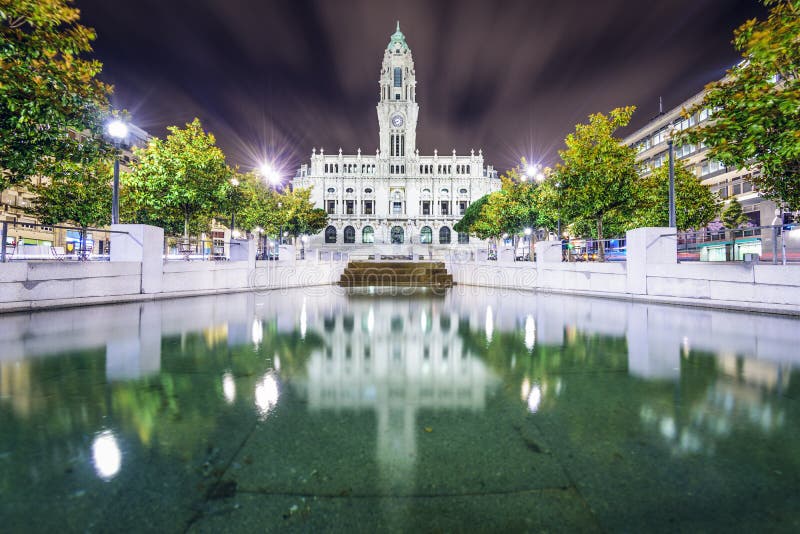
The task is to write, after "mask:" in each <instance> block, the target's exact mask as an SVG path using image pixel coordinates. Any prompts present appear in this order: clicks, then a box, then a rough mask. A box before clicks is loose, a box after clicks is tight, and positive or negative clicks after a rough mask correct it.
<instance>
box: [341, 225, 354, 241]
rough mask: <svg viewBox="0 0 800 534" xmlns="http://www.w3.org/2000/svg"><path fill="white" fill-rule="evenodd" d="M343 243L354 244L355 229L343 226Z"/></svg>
mask: <svg viewBox="0 0 800 534" xmlns="http://www.w3.org/2000/svg"><path fill="white" fill-rule="evenodd" d="M344 242H345V243H355V242H356V229H355V228H353V227H352V226H345V227H344Z"/></svg>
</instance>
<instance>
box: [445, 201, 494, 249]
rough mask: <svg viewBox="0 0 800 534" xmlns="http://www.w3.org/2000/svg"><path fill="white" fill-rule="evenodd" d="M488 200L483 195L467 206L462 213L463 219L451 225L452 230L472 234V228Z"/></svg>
mask: <svg viewBox="0 0 800 534" xmlns="http://www.w3.org/2000/svg"><path fill="white" fill-rule="evenodd" d="M488 200H489V195H483V196H482V197H481V198H479V199H478V200H476V201H475V202H473V203H471V204H470V205H469V206H467V210H466V211H465V212H464V215H463V217H461V219H460V220H459V221H458V222H457V223H456V224H454V225H453V230H455V231H456V232H459V233H463V234H474V233H475V231H474V230H473V227H474V226H475V223H476V222H477V221H478V220H479V219H480V215H481V210H482V209H483V206H484V205H485V204H486V202H487V201H488ZM481 239H483V238H481Z"/></svg>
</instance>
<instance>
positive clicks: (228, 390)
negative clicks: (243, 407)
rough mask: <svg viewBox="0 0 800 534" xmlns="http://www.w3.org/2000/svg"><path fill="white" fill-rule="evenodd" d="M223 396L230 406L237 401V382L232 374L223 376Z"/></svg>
mask: <svg viewBox="0 0 800 534" xmlns="http://www.w3.org/2000/svg"><path fill="white" fill-rule="evenodd" d="M222 394H223V395H224V396H225V401H226V402H227V403H228V404H233V401H234V400H236V382H235V381H234V380H233V375H232V374H231V373H230V372H226V373H225V374H223V375H222Z"/></svg>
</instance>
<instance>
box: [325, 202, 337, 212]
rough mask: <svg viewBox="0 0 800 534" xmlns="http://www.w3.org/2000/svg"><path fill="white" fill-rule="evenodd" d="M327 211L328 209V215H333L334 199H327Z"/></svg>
mask: <svg viewBox="0 0 800 534" xmlns="http://www.w3.org/2000/svg"><path fill="white" fill-rule="evenodd" d="M327 211H328V215H333V214H334V213H336V201H335V200H329V201H328V208H327Z"/></svg>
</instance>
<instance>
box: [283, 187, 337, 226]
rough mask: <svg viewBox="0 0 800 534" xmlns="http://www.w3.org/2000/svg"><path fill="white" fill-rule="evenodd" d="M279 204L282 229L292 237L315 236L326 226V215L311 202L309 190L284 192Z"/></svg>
mask: <svg viewBox="0 0 800 534" xmlns="http://www.w3.org/2000/svg"><path fill="white" fill-rule="evenodd" d="M280 203H281V210H280V212H281V213H283V215H284V221H285V222H284V223H283V229H284V231H286V232H289V235H291V236H293V237H299V236H302V235H310V234H316V233H318V232H321V231H322V230H323V229H325V227H326V226H328V214H327V213H326V212H325V210H324V209H321V208H315V207H314V204H313V203H312V202H311V189H295V190H294V191H289V192H286V193H285V194H283V195H281V198H280Z"/></svg>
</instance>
